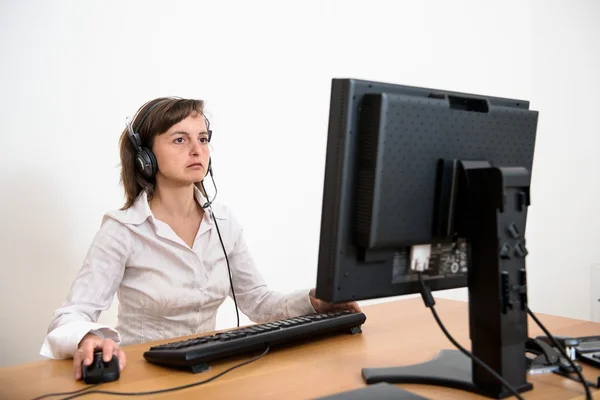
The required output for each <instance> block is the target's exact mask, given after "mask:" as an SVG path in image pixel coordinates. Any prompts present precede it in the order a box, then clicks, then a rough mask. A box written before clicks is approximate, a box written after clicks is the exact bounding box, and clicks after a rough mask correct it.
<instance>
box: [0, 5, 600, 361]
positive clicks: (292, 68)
mask: <svg viewBox="0 0 600 400" xmlns="http://www.w3.org/2000/svg"><path fill="white" fill-rule="evenodd" d="M283 4H285V7H284V6H283ZM365 4H366V3H365V2H362V1H328V2H321V1H318V0H313V1H305V2H301V3H297V4H290V3H289V2H277V1H275V0H274V1H253V2H244V1H241V0H240V1H191V0H190V1H182V0H180V1H171V2H169V3H166V2H162V1H128V2H117V1H105V2H80V1H76V0H70V1H67V0H63V1H58V0H57V1H54V2H45V1H41V0H37V1H34V0H30V1H25V2H20V1H16V0H13V1H5V2H3V3H2V5H1V12H0V38H1V39H0V43H1V45H0V46H1V47H0V49H1V55H2V63H0V88H1V91H2V94H3V96H1V97H0V109H2V110H3V113H2V115H3V124H2V128H3V133H2V134H1V135H0V188H1V190H2V192H1V193H2V206H1V207H0V226H1V227H2V229H0V232H1V233H0V255H1V257H0V266H1V272H0V274H1V275H0V296H1V297H0V318H1V319H0V325H1V326H2V329H0V353H2V354H3V357H1V358H0V366H2V365H12V364H16V363H21V362H28V361H32V360H36V359H39V358H40V356H39V355H38V352H39V348H40V346H41V343H42V341H43V339H44V336H45V333H46V328H47V325H48V322H49V320H50V317H51V315H52V312H53V310H54V309H55V308H56V307H58V306H59V305H60V303H61V302H62V301H63V300H64V297H65V296H66V293H67V291H68V289H69V286H70V284H71V281H72V279H73V277H74V276H75V274H76V273H77V270H78V269H79V266H80V263H81V261H82V260H83V257H84V255H85V253H86V251H87V247H88V246H89V244H90V241H91V239H92V237H93V235H94V234H95V232H96V230H97V229H98V226H99V223H100V219H101V217H102V214H103V213H104V212H105V211H107V210H109V209H112V208H116V207H119V206H120V205H121V202H122V193H121V190H120V187H119V186H118V173H119V170H118V162H119V160H118V151H117V140H118V136H119V133H120V131H121V129H122V128H123V126H124V121H125V117H126V116H131V115H132V114H133V113H134V112H135V110H136V109H137V107H138V106H139V105H140V104H142V103H143V102H145V101H146V100H148V99H150V98H154V97H157V96H161V95H178V96H184V97H197V98H203V99H206V100H207V101H208V108H209V112H210V115H211V123H212V126H213V128H214V132H215V137H214V145H215V153H214V155H213V162H214V164H213V165H214V169H215V179H216V181H217V185H218V187H219V195H218V199H219V200H220V201H223V202H227V203H228V204H229V205H230V206H231V207H232V208H233V210H234V211H235V212H236V215H237V217H238V218H239V219H240V220H241V222H242V223H243V224H244V226H245V230H246V234H247V239H248V242H249V244H250V246H251V249H252V250H253V254H254V257H255V259H256V261H257V263H258V265H259V267H260V269H261V271H262V272H263V274H264V275H265V277H266V279H267V281H268V283H269V284H270V285H271V287H272V288H273V289H276V290H282V291H290V290H294V289H298V288H303V287H306V288H309V287H312V286H314V284H315V276H316V268H317V265H316V260H317V253H318V244H319V242H318V241H319V237H318V236H319V227H320V213H321V195H322V185H323V171H324V160H325V142H326V133H327V117H328V111H329V110H328V105H329V90H330V80H331V78H333V77H356V78H364V79H371V80H380V81H388V82H394V83H403V84H409V85H417V86H428V87H436V88H440V89H449V90H458V91H471V92H479V93H484V94H491V95H495V96H509V97H517V98H525V99H532V100H535V104H533V105H534V106H535V107H536V108H538V109H539V108H542V107H543V108H544V109H542V110H540V111H541V113H542V115H546V116H545V117H544V119H542V121H541V124H540V131H539V137H540V139H539V143H540V147H539V153H538V154H536V168H537V167H538V166H539V168H538V169H537V170H536V171H535V172H534V177H535V178H534V179H535V183H536V186H535V187H534V198H533V201H534V204H533V205H534V206H535V207H539V209H536V208H535V207H534V208H532V212H531V223H530V231H529V236H530V245H529V246H530V249H531V250H532V253H533V254H532V256H531V260H530V267H531V270H532V272H531V279H530V285H531V293H532V296H531V297H532V299H531V301H532V304H533V305H535V307H536V308H538V309H540V310H542V309H543V310H544V311H548V312H557V313H561V314H571V315H574V316H577V317H581V318H588V317H589V298H590V296H589V289H588V288H589V275H588V277H585V276H573V277H572V278H570V279H571V282H570V283H571V287H570V288H569V293H574V295H572V296H568V295H567V294H565V296H564V297H563V298H560V297H558V296H553V294H554V293H561V290H562V289H561V288H562V286H561V282H562V281H564V277H563V274H564V271H574V270H575V268H580V269H581V270H583V269H584V268H588V270H589V265H591V263H592V261H596V262H598V261H599V260H600V256H599V253H598V250H593V249H592V248H591V247H589V243H592V242H593V241H594V240H593V239H596V240H595V241H596V242H598V240H597V239H598V236H599V235H598V232H597V230H594V228H593V226H594V225H596V226H597V225H598V224H593V223H590V225H589V226H590V227H589V228H587V230H584V229H583V228H582V226H581V224H582V223H583V221H581V220H578V222H575V221H572V219H573V218H574V217H575V214H577V215H576V217H577V218H580V217H584V216H586V215H585V212H586V208H587V210H590V211H591V210H593V207H592V204H593V201H594V199H595V200H596V202H597V200H598V190H597V189H598V186H597V185H598V183H597V182H595V181H594V180H593V179H592V173H593V172H592V171H593V167H594V166H596V167H597V164H595V165H594V164H593V163H595V162H596V161H595V160H594V158H595V157H594V155H595V153H594V151H597V149H598V146H597V142H596V143H595V145H596V147H595V148H594V147H592V145H593V143H592V142H591V140H592V139H593V137H592V135H591V132H592V126H591V124H593V123H594V122H595V123H596V127H597V122H598V120H597V119H594V118H597V117H592V116H591V115H590V116H587V120H580V121H581V122H579V123H578V125H577V126H578V128H579V129H576V130H574V131H569V132H568V134H566V133H565V132H564V131H562V130H557V129H558V128H557V127H555V126H554V123H553V122H552V120H551V119H550V118H560V121H563V122H564V121H567V119H566V118H567V117H566V116H564V115H563V116H560V115H557V114H559V112H560V110H561V109H560V108H559V107H560V106H561V104H564V103H565V102H564V101H563V100H561V97H562V96H563V95H565V94H570V93H572V92H570V90H571V89H570V85H568V84H567V83H564V84H561V85H556V84H555V83H556V82H555V81H553V80H551V79H549V78H550V76H551V75H552V74H549V75H548V79H544V78H536V71H537V70H540V71H541V70H543V69H544V70H545V71H546V73H548V71H555V73H556V74H561V75H562V78H561V79H563V80H565V81H566V82H569V80H571V79H577V80H578V82H580V83H581V82H586V81H587V82H589V83H595V85H596V88H598V80H597V79H598V78H597V77H595V76H594V72H593V71H595V70H598V69H600V68H595V69H594V68H592V66H593V65H595V66H596V67H598V57H597V55H598V54H597V52H596V55H595V58H594V59H591V61H590V62H595V64H590V66H589V67H586V69H582V68H579V67H578V65H579V64H578V61H577V59H573V56H574V55H579V56H581V55H583V54H584V53H586V52H588V51H591V49H593V45H592V43H593V40H591V39H590V40H586V41H584V42H580V44H579V46H577V47H575V46H570V47H569V48H568V47H567V46H566V43H563V45H562V46H560V47H559V48H558V50H557V55H556V56H555V57H557V58H561V57H563V56H561V54H564V57H569V58H570V59H571V61H569V63H565V64H564V66H565V69H566V70H564V71H563V70H559V69H556V68H557V67H556V66H547V65H545V66H540V65H539V64H538V63H539V60H542V61H543V59H544V58H543V57H544V55H545V56H547V57H550V56H551V53H550V52H548V50H547V49H549V46H550V44H551V42H553V41H555V40H557V39H560V38H557V36H558V34H554V33H553V32H552V30H553V29H555V28H554V26H553V21H555V20H557V19H558V20H560V18H562V16H563V15H572V16H573V18H576V19H575V20H573V21H572V23H573V25H574V26H578V27H579V26H581V25H582V24H586V23H588V25H589V28H587V29H588V30H587V31H588V32H590V33H592V32H593V29H594V28H593V27H592V24H591V21H592V19H591V18H592V17H591V16H590V14H591V12H592V11H597V10H598V8H597V5H594V4H593V2H592V1H588V2H587V3H583V2H579V3H577V2H575V3H573V2H569V6H566V5H565V4H566V2H565V3H562V4H563V6H562V7H563V8H564V9H561V8H560V7H558V6H556V5H554V6H552V7H550V8H548V9H544V10H541V8H542V7H541V6H540V4H541V3H537V2H535V1H534V2H533V3H532V1H519V0H514V1H503V2H494V3H491V2H480V1H476V0H472V1H467V0H464V1H453V2H445V1H443V0H439V1H421V2H416V1H404V2H400V1H372V2H370V4H369V6H368V7H366V6H365ZM544 4H545V3H544ZM571 4H574V5H571ZM536 13H539V17H538V16H537V15H538V14H536ZM596 15H598V14H597V13H596ZM588 25H586V26H588ZM597 32H598V31H597V30H596V31H595V33H596V39H595V45H596V48H598V45H597V44H598V39H597ZM569 35H571V36H570V37H575V33H569ZM544 41H545V42H544ZM549 41H550V42H549ZM536 43H538V44H537V45H536ZM535 46H538V47H535ZM574 47H575V48H574ZM532 49H534V50H533V53H532ZM596 51H597V50H596ZM575 67H578V68H577V74H570V73H568V72H569V71H570V69H571V68H575ZM536 68H537V70H536ZM543 76H546V75H543ZM593 79H595V82H593V81H592V80H593ZM553 88H554V89H553ZM536 90H537V93H536ZM553 90H559V91H561V92H560V93H555V92H553ZM596 92H597V91H596ZM577 93H578V94H580V95H581V96H583V97H580V98H578V99H577V102H584V100H585V101H586V102H587V104H588V105H587V106H586V107H589V110H591V109H592V106H593V105H595V107H596V108H597V105H598V97H597V93H594V94H590V91H585V90H584V89H581V90H580V91H578V92H577ZM570 101H574V100H573V98H571V100H570ZM594 102H595V103H594ZM569 107H570V108H568V111H569V113H574V112H579V111H578V109H577V108H576V107H575V105H572V104H571V105H569ZM565 111H566V110H565ZM564 127H565V126H564V125H563V128H564ZM573 137H577V138H579V142H578V143H580V144H581V146H579V145H578V146H577V147H575V145H572V146H573V148H570V146H569V145H568V143H569V142H568V140H570V138H573ZM584 146H585V147H584ZM565 150H566V151H565ZM569 151H570V152H571V153H568V154H565V153H567V152H569ZM292 152H293V153H292ZM557 157H560V158H559V160H568V159H573V160H578V161H579V164H574V165H571V166H568V168H569V169H568V170H570V171H574V170H576V169H577V168H580V167H584V166H585V167H586V169H585V170H582V171H580V173H581V174H580V175H579V176H577V177H575V182H581V183H582V184H573V185H572V188H573V189H577V190H579V192H578V195H574V194H572V193H568V192H567V193H564V194H558V193H557V192H556V188H557V186H556V184H555V183H554V181H552V180H551V179H552V175H555V174H556V172H560V171H564V170H565V168H562V167H561V166H560V164H564V162H563V161H561V162H556V159H557ZM553 163H556V164H555V165H553ZM542 168H545V169H547V170H546V171H542V170H541V169H542ZM596 170H597V168H596ZM554 195H555V196H554ZM594 196H595V197H594ZM541 199H544V203H542V201H541ZM562 203H564V204H569V209H568V212H565V213H558V212H557V210H556V207H557V206H558V205H559V204H562ZM538 204H539V206H538ZM547 213H552V215H553V216H554V218H552V219H550V218H548V217H547V216H546V214H547ZM594 218H595V221H598V216H597V215H596V216H586V220H587V221H590V222H591V221H592V220H594ZM544 222H546V223H552V228H550V227H549V226H547V225H543V226H542V224H543V223H544ZM558 222H561V223H565V224H567V226H568V227H569V230H568V231H567V234H566V235H565V236H564V237H561V239H560V243H561V245H564V246H570V247H571V248H573V249H576V250H573V251H572V253H570V256H569V257H567V255H566V253H561V254H558V255H557V256H556V258H555V259H550V256H549V255H548V254H549V253H548V252H547V248H546V247H545V243H546V240H549V241H551V243H552V244H554V248H555V249H556V248H557V244H558V242H559V239H558V235H557V234H556V233H555V232H553V230H554V229H556V227H557V225H555V224H557V223H558ZM534 234H535V236H536V238H535V239H534V238H533V235H534ZM580 242H585V243H587V247H585V248H578V247H577V243H580ZM567 260H568V265H562V264H560V263H559V262H558V261H564V262H565V263H566V262H567ZM586 265H587V266H586ZM542 282H543V284H544V285H548V287H547V288H544V287H543V286H542ZM442 295H445V296H449V297H459V298H460V297H463V298H464V290H463V291H458V293H456V292H450V293H443V294H442ZM565 299H566V300H565ZM564 301H569V304H570V305H569V307H568V308H565V307H564V306H563V302H564ZM586 306H587V307H588V315H584V314H583V313H582V312H581V310H585V308H584V307H586ZM115 319H116V308H115V307H114V306H113V307H112V308H111V309H110V310H109V311H108V312H106V313H104V314H103V315H102V317H101V321H103V322H108V323H111V324H112V323H114V322H115ZM234 324H235V312H234V310H233V305H232V302H226V303H225V305H224V307H222V308H221V310H220V312H219V315H218V326H217V327H218V328H225V327H230V326H233V325H234Z"/></svg>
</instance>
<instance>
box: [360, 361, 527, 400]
mask: <svg viewBox="0 0 600 400" xmlns="http://www.w3.org/2000/svg"><path fill="white" fill-rule="evenodd" d="M362 375H363V378H364V380H365V382H366V383H367V384H373V383H378V382H387V383H414V384H422V385H436V386H445V387H450V388H454V389H460V390H466V391H469V392H473V393H477V394H479V395H482V396H486V397H491V398H495V399H503V398H505V397H509V396H511V395H512V394H511V393H510V392H509V391H508V390H504V391H502V392H500V393H487V392H486V391H484V390H483V389H482V388H479V387H477V386H475V384H474V383H473V373H472V361H471V359H470V358H469V357H467V356H466V355H464V354H463V353H461V352H460V351H458V350H441V351H440V352H439V354H438V356H437V357H436V358H434V359H433V360H430V361H427V362H424V363H421V364H414V365H407V366H402V367H390V368H363V370H362ZM515 389H516V390H517V391H518V392H519V393H522V392H526V391H529V390H531V389H533V385H532V384H531V383H526V384H524V385H522V386H520V387H516V388H515Z"/></svg>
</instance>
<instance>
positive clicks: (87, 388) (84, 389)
mask: <svg viewBox="0 0 600 400" xmlns="http://www.w3.org/2000/svg"><path fill="white" fill-rule="evenodd" d="M98 385H99V384H98V383H95V384H93V385H89V386H87V387H84V388H83V389H78V390H73V391H72V392H62V393H48V394H44V395H42V396H38V397H36V398H34V399H32V400H41V399H45V398H46V397H54V396H67V395H69V396H70V395H73V394H78V393H81V392H85V391H86V390H90V389H91V388H94V387H96V386H98Z"/></svg>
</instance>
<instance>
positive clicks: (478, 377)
mask: <svg viewBox="0 0 600 400" xmlns="http://www.w3.org/2000/svg"><path fill="white" fill-rule="evenodd" d="M329 112H330V114H329V128H328V138H327V154H326V163H325V179H324V192H323V203H322V219H321V231H320V247H319V255H318V272H317V284H316V295H317V296H318V297H319V298H321V299H324V300H327V301H330V302H335V303H338V302H343V301H351V300H364V299H374V298H383V297H389V296H397V295H407V294H413V293H419V292H420V290H421V281H424V282H425V284H427V285H428V286H429V288H430V289H431V290H442V289H451V288H460V287H468V293H469V317H470V318H469V326H470V337H471V350H472V353H473V355H476V356H477V357H479V358H480V359H481V360H482V361H484V362H485V363H486V364H487V365H489V366H490V367H491V368H492V369H493V370H494V371H496V372H497V373H498V374H499V375H500V376H501V377H502V378H504V379H505V380H506V381H507V382H508V383H510V384H511V386H513V387H514V388H516V389H517V390H519V391H526V390H529V389H531V388H532V385H531V384H529V383H528V382H527V380H526V372H527V371H526V358H525V342H526V340H527V312H526V310H527V307H526V304H527V286H526V273H525V257H526V255H527V248H526V247H525V240H524V235H525V228H526V217H527V207H528V205H529V202H530V195H529V187H530V179H531V169H532V163H533V154H534V146H535V137H536V129H537V118H538V113H537V112H536V111H532V110H530V109H529V102H528V101H525V100H517V99H508V98H500V97H492V96H483V95H476V94H470V93H460V92H452V91H445V90H438V89H430V88H422V87H411V86H403V85H396V84H389V83H382V82H372V81H365V80H357V79H333V81H332V87H331V99H330V111H329ZM419 272H420V274H419ZM419 278H421V281H420V279H419ZM390 318H394V316H393V315H390ZM367 323H368V321H367ZM399 356H401V355H399ZM444 363H450V364H451V365H454V368H453V369H450V368H446V367H445V366H444V365H445V364H444ZM457 366H462V367H463V370H462V372H460V373H457V372H456V371H457V369H456V367H457ZM459 369H460V368H459ZM453 374H454V375H453ZM363 377H364V379H365V380H366V381H367V383H376V382H381V381H386V382H390V383H403V382H408V383H411V382H412V383H430V384H441V385H446V386H451V387H456V388H463V389H466V390H470V391H474V392H477V393H480V394H484V395H487V396H489V397H495V398H501V397H505V396H506V395H509V394H510V393H509V392H507V389H506V388H505V387H504V386H503V385H502V384H501V383H500V382H499V381H498V380H497V379H496V378H494V376H493V375H491V374H490V373H489V372H488V371H486V370H485V369H483V368H481V367H480V366H479V365H478V364H474V363H472V362H471V360H470V359H468V358H466V357H465V356H463V355H462V353H459V352H456V351H442V352H441V353H440V355H439V357H438V358H437V359H435V360H433V361H431V362H429V363H427V364H423V365H419V366H410V367H398V368H391V369H390V368H365V369H363Z"/></svg>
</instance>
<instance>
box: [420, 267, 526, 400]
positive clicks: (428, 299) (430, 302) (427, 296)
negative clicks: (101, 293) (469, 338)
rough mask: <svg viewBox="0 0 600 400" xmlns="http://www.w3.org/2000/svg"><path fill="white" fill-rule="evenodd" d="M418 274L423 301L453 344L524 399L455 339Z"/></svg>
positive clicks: (521, 399) (520, 398)
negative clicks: (441, 318) (436, 309)
mask: <svg viewBox="0 0 600 400" xmlns="http://www.w3.org/2000/svg"><path fill="white" fill-rule="evenodd" d="M417 274H418V276H419V283H420V284H421V297H422V298H423V301H424V302H425V306H426V307H427V308H429V309H430V310H431V313H432V314H433V318H435V321H436V322H437V323H438V325H439V327H440V329H441V330H442V332H444V334H445V335H446V337H447V338H448V340H450V342H452V344H453V345H454V346H455V347H456V348H457V349H459V350H460V351H461V352H462V353H463V354H464V355H466V356H467V357H469V358H470V359H471V360H473V361H475V362H476V363H477V364H479V366H480V367H482V368H484V369H485V370H486V371H487V372H489V373H490V374H491V375H493V376H494V378H496V379H497V380H498V381H499V382H500V383H502V384H503V385H504V387H506V388H507V389H508V391H509V392H511V393H512V394H514V395H515V396H516V397H517V398H518V399H519V400H524V399H523V397H522V396H521V395H520V394H519V392H517V390H516V389H515V388H514V387H512V386H511V385H510V384H509V383H508V382H506V380H505V379H504V378H502V377H501V376H500V375H498V373H496V371H494V370H493V369H492V368H490V366H488V365H487V364H486V363H484V362H483V361H481V360H480V359H479V358H478V357H477V356H475V355H473V354H472V353H471V352H470V351H468V350H467V349H465V348H464V347H462V346H461V345H460V344H459V343H458V342H457V341H456V340H454V338H453V337H452V335H450V333H449V332H448V331H447V330H446V327H445V326H444V324H443V323H442V321H441V320H440V317H439V316H438V314H437V311H435V307H434V305H435V300H434V298H433V296H432V295H431V291H430V290H429V287H427V286H426V285H425V282H424V281H423V274H422V273H421V271H418V272H417Z"/></svg>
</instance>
